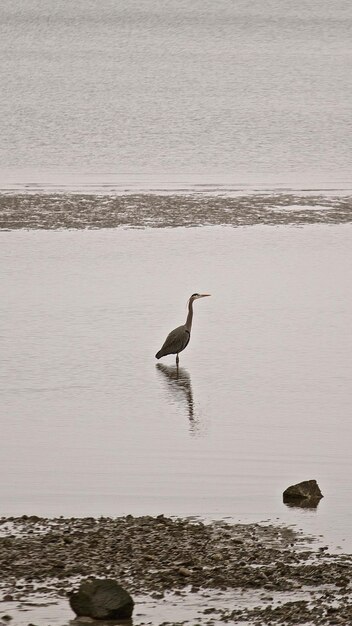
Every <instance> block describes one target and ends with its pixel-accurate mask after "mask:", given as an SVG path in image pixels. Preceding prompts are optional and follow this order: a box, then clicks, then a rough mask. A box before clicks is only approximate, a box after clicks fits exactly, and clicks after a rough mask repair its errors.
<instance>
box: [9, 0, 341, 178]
mask: <svg viewBox="0 0 352 626" xmlns="http://www.w3.org/2000/svg"><path fill="white" fill-rule="evenodd" d="M351 28H352V5H351V3H350V2H349V1H348V0H331V1H330V2H328V3H327V2H324V3H322V2H320V1H319V0H311V1H310V2H306V0H295V2H291V0H270V2H262V1H261V0H236V2H233V0H217V2H213V1H211V0H119V2H116V1H115V0H99V1H98V0H75V2H69V1H68V0H56V2H52V0H41V1H40V2H38V1H37V0H2V1H1V3H0V82H1V92H0V137H1V142H0V183H1V185H2V184H5V183H6V182H8V181H12V182H17V183H18V182H22V181H23V180H28V181H29V182H33V181H37V182H38V181H39V182H40V183H42V182H43V181H47V180H49V179H51V178H52V177H59V178H60V179H61V180H65V179H66V177H67V176H69V177H72V176H74V175H76V176H77V175H80V176H82V175H89V177H90V181H95V180H96V179H98V178H100V177H101V176H103V175H104V176H105V177H106V176H108V179H109V178H112V179H114V180H115V179H116V177H118V178H119V180H120V181H121V180H122V181H123V180H125V177H126V175H130V176H132V177H133V178H136V177H138V176H142V177H143V176H144V177H147V179H150V178H152V179H153V180H159V181H160V180H164V181H165V180H167V181H169V180H170V178H172V177H175V176H176V177H177V178H178V180H184V179H185V178H188V179H189V178H191V179H192V180H193V181H195V182H196V183H199V182H214V181H215V182H224V181H225V180H226V181H227V180H230V182H232V183H234V182H235V183H242V182H243V181H250V182H254V183H258V182H261V183H264V182H268V181H270V182H272V181H273V180H276V181H281V182H288V181H291V182H295V183H298V184H305V182H306V181H307V180H312V179H315V180H319V182H320V185H322V184H326V183H331V182H335V183H336V182H339V184H341V183H343V182H345V181H346V180H348V181H349V182H351V176H350V173H351V166H352V162H351V154H352V150H351V147H352V146H351V144H352V138H351V124H350V118H351V115H350V109H351V106H350V103H351V100H352V80H351V71H350V67H351V56H350V55H351Z"/></svg>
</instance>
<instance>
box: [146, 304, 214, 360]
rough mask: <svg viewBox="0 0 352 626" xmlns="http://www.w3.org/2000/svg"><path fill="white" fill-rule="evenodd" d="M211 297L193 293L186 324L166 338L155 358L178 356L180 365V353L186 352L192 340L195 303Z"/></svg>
mask: <svg viewBox="0 0 352 626" xmlns="http://www.w3.org/2000/svg"><path fill="white" fill-rule="evenodd" d="M206 296H210V293H193V294H192V295H191V297H190V299H189V301H188V315H187V319H186V323H185V324H182V326H178V327H177V328H175V329H174V330H172V331H171V333H169V334H168V336H167V337H166V339H165V341H164V344H163V345H162V347H161V349H160V350H159V352H157V353H156V355H155V358H157V359H161V357H162V356H166V355H167V354H176V365H177V366H178V363H179V357H178V355H179V353H180V352H182V350H184V349H185V348H186V347H187V346H188V344H189V340H190V338H191V329H192V320H193V302H194V300H198V298H205V297H206Z"/></svg>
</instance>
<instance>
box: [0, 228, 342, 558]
mask: <svg viewBox="0 0 352 626" xmlns="http://www.w3.org/2000/svg"><path fill="white" fill-rule="evenodd" d="M351 234H352V231H351V226H350V225H340V226H339V225H311V226H305V227H304V228H299V227H287V226H277V227H275V226H252V227H242V228H236V229H234V228H229V227H223V226H212V227H205V228H201V229H195V228H188V229H187V228H163V229H143V230H134V229H130V230H126V229H116V230H104V229H102V230H95V231H89V230H80V231H67V230H66V231H56V232H46V231H41V232H39V231H30V232H27V231H17V232H2V233H0V267H1V268H2V272H1V282H0V298H1V302H2V311H1V318H0V333H1V337H2V357H1V363H0V388H1V406H2V442H3V446H2V454H1V457H0V472H1V475H2V476H3V477H6V479H4V480H2V481H1V486H0V501H1V514H3V515H8V514H23V513H24V512H26V513H36V514H43V515H96V516H99V515H120V514H127V513H133V514H141V513H149V514H151V513H161V512H163V513H166V514H176V515H203V516H205V517H207V518H210V517H224V516H229V517H230V518H232V519H235V520H239V519H240V520H242V521H245V520H250V521H253V520H258V521H259V520H264V519H269V518H270V519H272V520H275V519H278V520H280V521H284V522H288V523H294V524H298V526H299V527H301V528H303V529H304V530H305V531H308V532H314V533H315V534H318V535H319V534H324V537H325V540H326V541H329V542H330V545H332V546H336V545H341V546H342V547H343V548H344V549H352V543H351V534H350V518H351V511H352V504H351V490H350V476H351V469H352V468H351V454H350V442H351V436H352V426H351V419H350V412H351V411H350V409H351V385H350V379H351V353H352V345H351V344H352V337H351V324H350V320H351V313H352V299H351V289H350V285H351V280H352V259H351V253H350V250H351ZM3 268H6V271H3ZM194 291H199V292H202V291H203V292H209V293H211V294H212V297H211V298H208V299H206V300H200V301H199V302H196V303H195V319H194V329H193V334H192V339H191V343H190V345H189V347H188V348H187V350H186V351H185V352H184V353H182V354H181V357H180V361H181V369H180V375H179V378H177V377H176V373H175V367H174V361H173V357H167V358H165V359H163V360H162V361H160V362H156V361H155V359H154V354H155V352H156V350H157V349H158V348H159V347H160V345H161V343H162V342H163V340H164V338H165V336H166V334H167V333H168V332H169V330H171V329H172V328H173V327H175V326H177V325H178V324H180V323H183V321H184V320H185V317H186V301H187V298H188V297H189V296H190V295H191V294H192V293H193V292H194ZM310 478H315V479H317V480H318V482H319V484H320V486H321V489H322V491H323V493H324V496H325V497H324V499H323V500H322V501H321V502H320V504H319V506H318V509H317V510H316V511H309V510H300V509H294V508H287V507H286V506H285V505H284V504H283V503H282V491H283V490H284V489H285V488H286V487H287V486H288V485H289V484H292V483H294V482H298V481H300V480H305V479H310Z"/></svg>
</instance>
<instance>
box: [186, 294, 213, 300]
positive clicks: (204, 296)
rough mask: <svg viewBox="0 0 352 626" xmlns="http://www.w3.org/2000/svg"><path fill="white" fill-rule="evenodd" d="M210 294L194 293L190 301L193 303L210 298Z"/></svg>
mask: <svg viewBox="0 0 352 626" xmlns="http://www.w3.org/2000/svg"><path fill="white" fill-rule="evenodd" d="M210 295H211V294H210V293H192V295H191V297H190V299H189V301H190V302H193V301H194V300H198V299H199V298H206V297H207V296H210Z"/></svg>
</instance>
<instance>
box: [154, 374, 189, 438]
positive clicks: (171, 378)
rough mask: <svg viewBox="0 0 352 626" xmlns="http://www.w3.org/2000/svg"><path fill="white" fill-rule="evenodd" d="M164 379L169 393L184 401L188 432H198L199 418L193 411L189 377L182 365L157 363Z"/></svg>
mask: <svg viewBox="0 0 352 626" xmlns="http://www.w3.org/2000/svg"><path fill="white" fill-rule="evenodd" d="M156 368H157V370H158V372H160V373H161V374H162V375H163V376H164V379H165V380H166V382H167V384H168V387H169V389H170V390H171V391H170V395H172V396H173V397H175V398H180V399H182V398H183V400H185V401H186V405H187V412H188V419H189V424H190V432H191V434H192V435H197V434H198V433H199V427H200V424H199V420H197V417H196V415H195V411H194V400H193V391H192V384H191V377H190V375H189V373H188V372H187V370H186V369H185V368H184V367H172V366H168V365H164V364H162V363H158V364H157V366H156Z"/></svg>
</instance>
